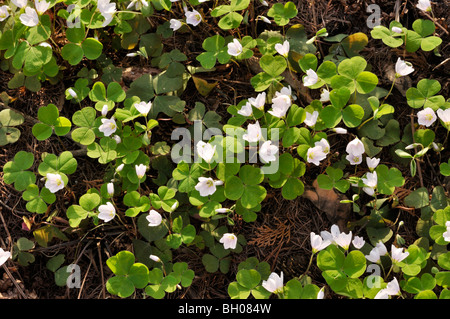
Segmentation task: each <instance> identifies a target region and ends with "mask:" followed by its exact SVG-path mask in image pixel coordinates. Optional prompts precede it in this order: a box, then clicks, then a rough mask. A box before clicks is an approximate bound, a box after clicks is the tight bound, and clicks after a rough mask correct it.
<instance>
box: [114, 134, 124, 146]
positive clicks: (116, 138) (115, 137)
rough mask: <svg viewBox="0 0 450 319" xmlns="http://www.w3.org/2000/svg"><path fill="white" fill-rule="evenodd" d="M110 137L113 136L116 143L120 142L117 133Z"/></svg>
mask: <svg viewBox="0 0 450 319" xmlns="http://www.w3.org/2000/svg"><path fill="white" fill-rule="evenodd" d="M112 138H113V140H114V141H116V143H117V144H119V143H121V142H122V139H121V138H120V136H119V135H117V134H114V135H113V137H112Z"/></svg>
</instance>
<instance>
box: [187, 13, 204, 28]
mask: <svg viewBox="0 0 450 319" xmlns="http://www.w3.org/2000/svg"><path fill="white" fill-rule="evenodd" d="M184 15H185V16H186V23H187V24H191V25H193V26H194V27H195V26H197V25H198V24H199V23H200V22H202V16H201V14H200V13H199V12H198V11H197V10H192V11H186V12H185V14H184Z"/></svg>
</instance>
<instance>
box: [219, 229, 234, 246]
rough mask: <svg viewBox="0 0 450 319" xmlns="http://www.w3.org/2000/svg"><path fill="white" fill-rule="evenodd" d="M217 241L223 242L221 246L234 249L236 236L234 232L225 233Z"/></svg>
mask: <svg viewBox="0 0 450 319" xmlns="http://www.w3.org/2000/svg"><path fill="white" fill-rule="evenodd" d="M219 242H220V243H221V244H223V248H225V249H235V248H236V243H237V237H236V235H235V234H231V233H225V234H223V236H222V238H220V240H219Z"/></svg>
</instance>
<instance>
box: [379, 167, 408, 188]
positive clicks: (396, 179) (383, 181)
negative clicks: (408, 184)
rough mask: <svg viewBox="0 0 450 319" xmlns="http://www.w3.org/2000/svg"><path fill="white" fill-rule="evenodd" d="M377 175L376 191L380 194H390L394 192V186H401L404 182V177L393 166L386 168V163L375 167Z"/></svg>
mask: <svg viewBox="0 0 450 319" xmlns="http://www.w3.org/2000/svg"><path fill="white" fill-rule="evenodd" d="M376 172H377V176H378V185H377V187H378V191H379V192H380V193H381V194H385V195H390V194H392V193H393V192H394V190H395V187H401V186H403V184H404V183H405V179H404V178H403V176H402V172H400V171H399V170H398V169H396V168H395V167H392V168H388V167H387V166H386V165H384V164H381V165H378V166H377V168H376Z"/></svg>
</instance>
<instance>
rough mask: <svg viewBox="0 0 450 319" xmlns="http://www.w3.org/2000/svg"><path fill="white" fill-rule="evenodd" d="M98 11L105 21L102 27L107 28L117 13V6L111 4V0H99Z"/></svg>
mask: <svg viewBox="0 0 450 319" xmlns="http://www.w3.org/2000/svg"><path fill="white" fill-rule="evenodd" d="M97 9H98V11H100V14H101V15H102V16H103V18H104V19H105V21H104V22H103V24H102V27H106V26H107V25H108V24H109V23H110V22H111V21H112V18H113V14H114V13H115V12H116V4H115V3H114V2H113V3H110V0H98V1H97Z"/></svg>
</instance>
